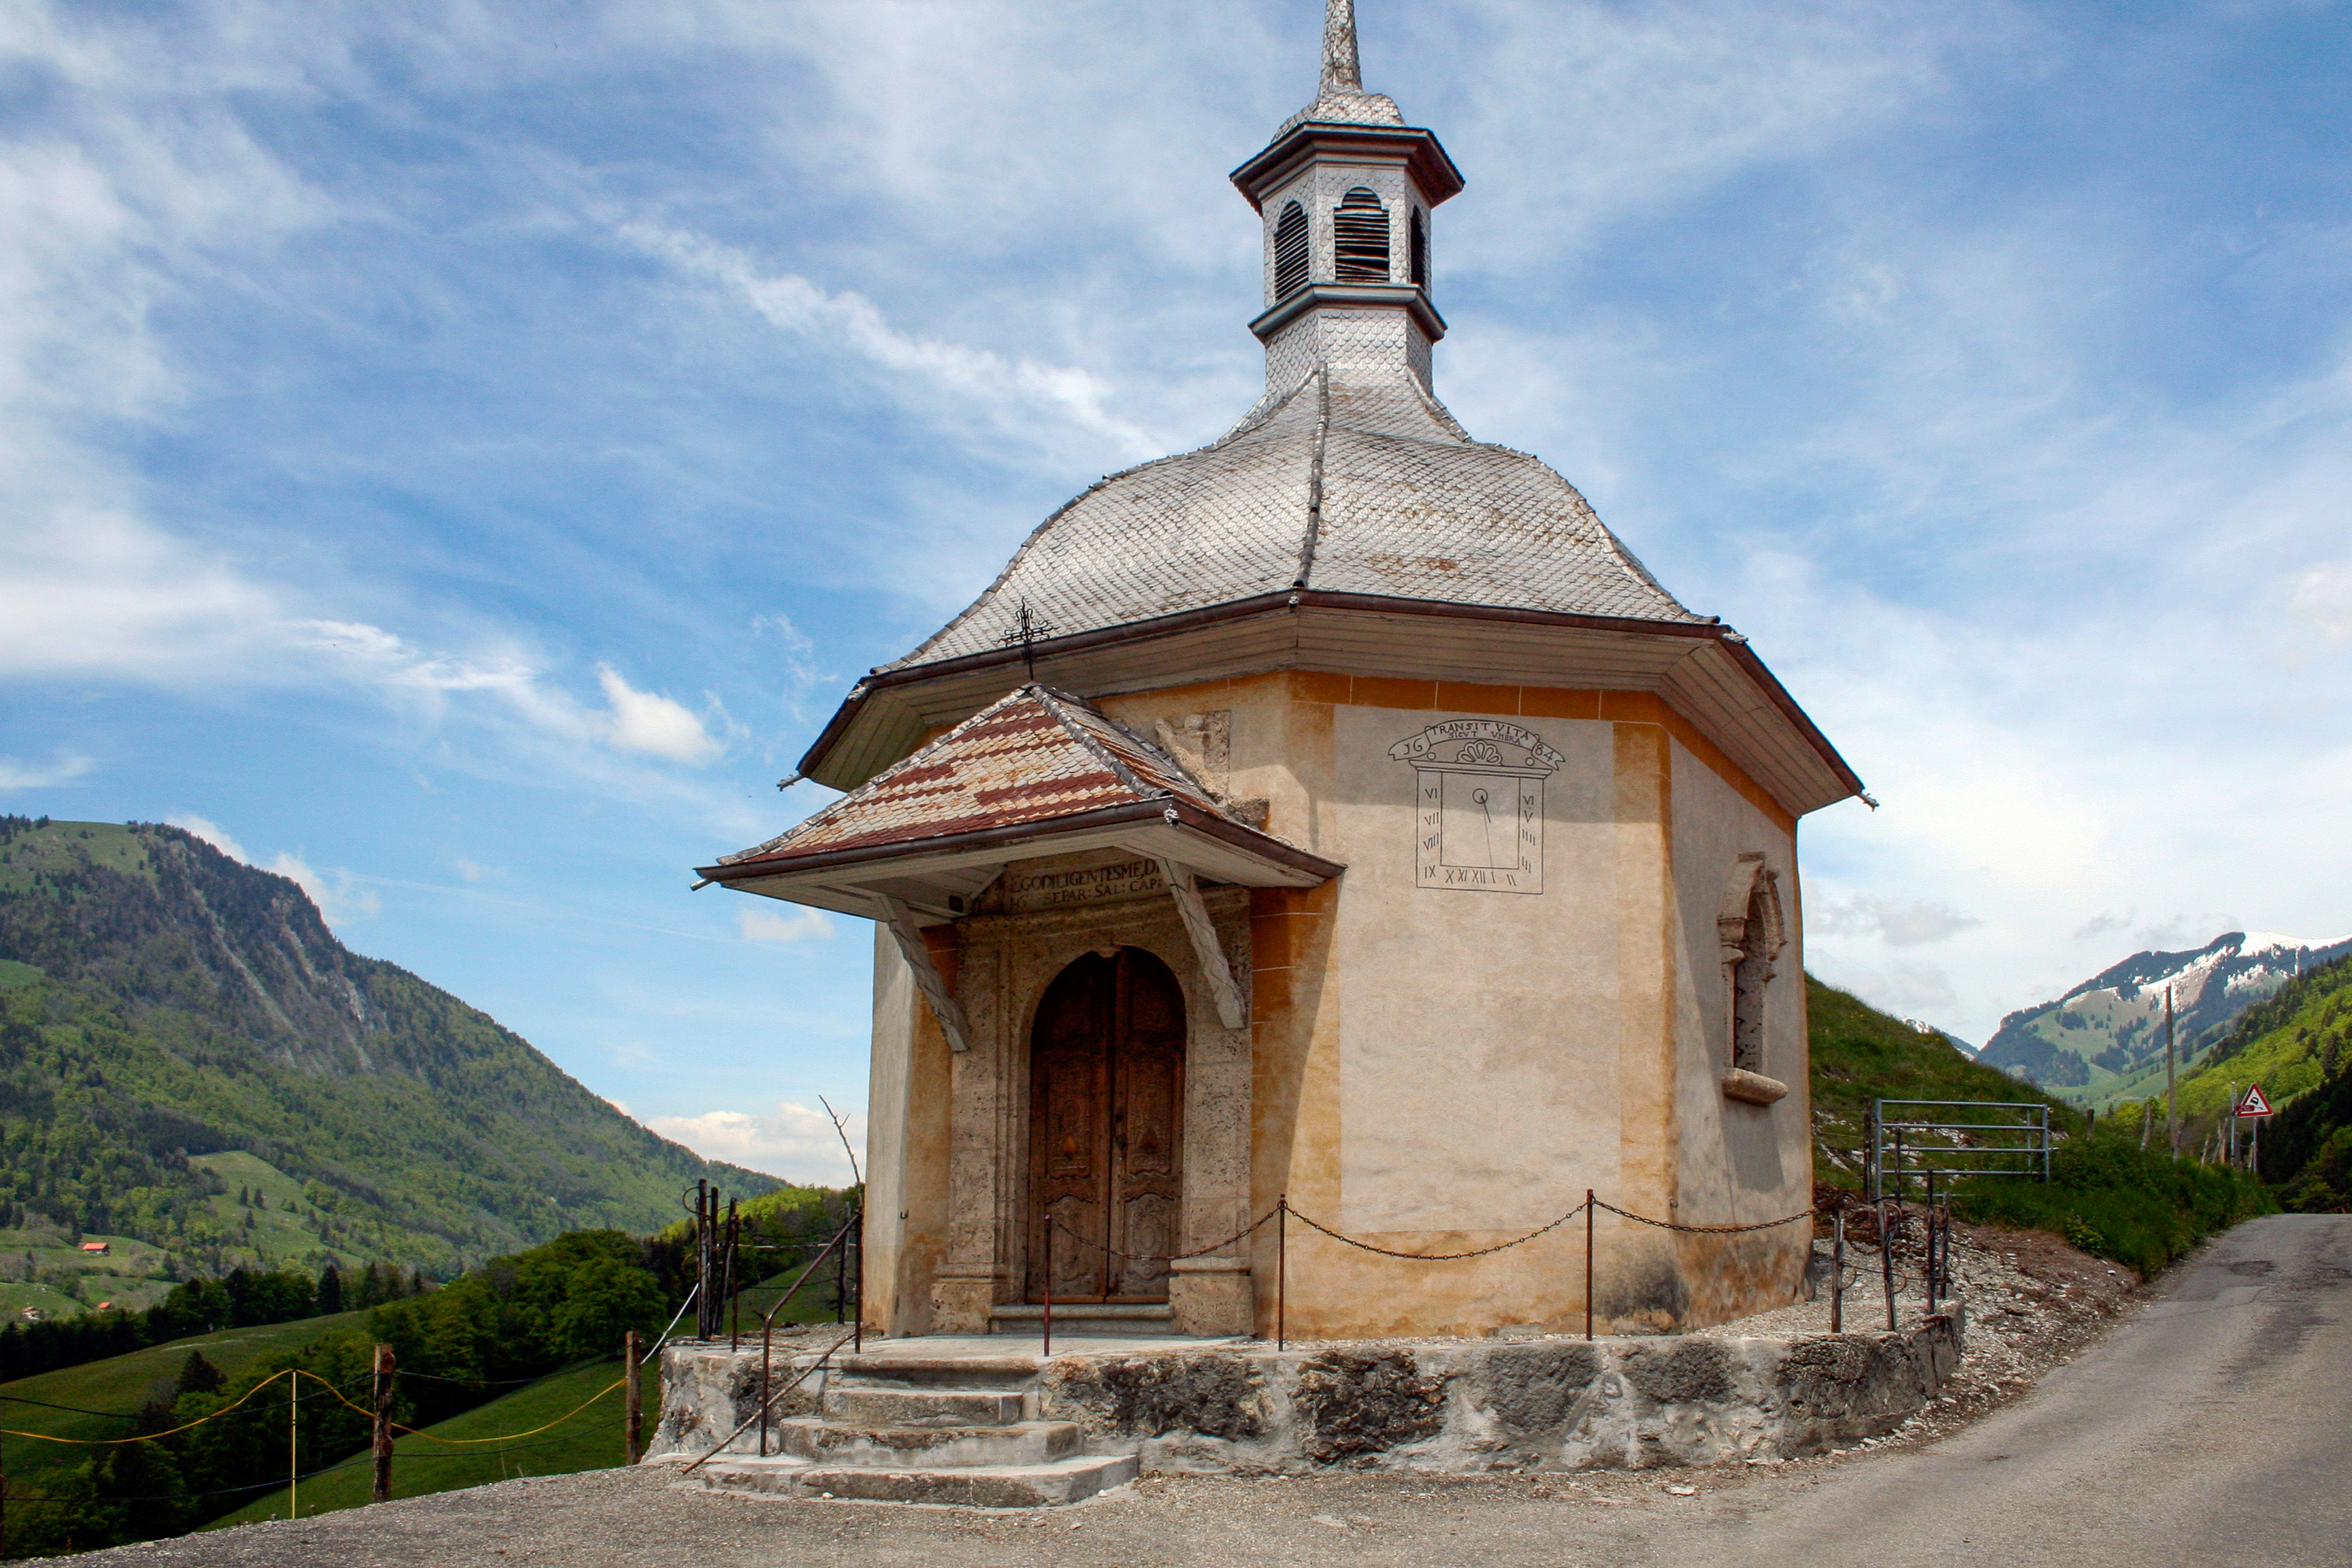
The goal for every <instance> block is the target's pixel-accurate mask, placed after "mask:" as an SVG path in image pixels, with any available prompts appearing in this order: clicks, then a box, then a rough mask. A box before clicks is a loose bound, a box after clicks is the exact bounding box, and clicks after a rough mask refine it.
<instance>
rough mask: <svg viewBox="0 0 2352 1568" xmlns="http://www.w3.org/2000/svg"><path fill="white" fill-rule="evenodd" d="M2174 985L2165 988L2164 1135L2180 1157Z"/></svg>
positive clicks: (2174, 1154)
mask: <svg viewBox="0 0 2352 1568" xmlns="http://www.w3.org/2000/svg"><path fill="white" fill-rule="evenodd" d="M2174 1066H2175V1062H2174V1058H2173V1054H2172V987H2171V986H2169V985H2168V986H2166V987H2165V988H2164V1135H2165V1139H2166V1141H2167V1142H2168V1143H2170V1145H2171V1146H2172V1157H2173V1158H2174V1159H2176V1160H2178V1159H2179V1158H2180V1095H2179V1089H2178V1087H2177V1086H2176V1084H2175V1083H2174V1080H2173V1068H2174Z"/></svg>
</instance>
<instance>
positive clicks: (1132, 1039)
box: [1028, 947, 1184, 1301]
mask: <svg viewBox="0 0 2352 1568" xmlns="http://www.w3.org/2000/svg"><path fill="white" fill-rule="evenodd" d="M1029 1049H1030V1055H1029V1061H1030V1069H1029V1070H1030V1085H1029V1205H1028V1208H1029V1237H1028V1244H1029V1245H1028V1254H1029V1257H1028V1299H1029V1300H1032V1301H1036V1300H1043V1299H1044V1296H1045V1284H1046V1271H1047V1269H1048V1268H1051V1269H1052V1280H1053V1294H1054V1300H1056V1301H1165V1300H1168V1266H1167V1264H1165V1263H1164V1262H1160V1261H1158V1260H1157V1258H1155V1257H1153V1256H1151V1255H1159V1256H1160V1257H1164V1256H1165V1255H1167V1254H1169V1253H1172V1252H1175V1251H1176V1250H1178V1248H1177V1245H1176V1239H1177V1235H1178V1227H1177V1219H1178V1215H1180V1213H1181V1208H1182V1196H1183V1188H1182V1181H1183V1170H1182V1150H1183V1142H1184V1140H1183V1125H1182V1121H1183V1108H1184V994H1183V991H1182V990H1181V988H1180V987H1179V986H1178V985H1177V984H1176V976H1175V975H1173V974H1171V973H1169V970H1168V966H1167V965H1166V964H1164V963H1160V961H1159V960H1158V959H1156V958H1154V957H1152V956H1151V954H1150V953H1148V952H1141V951H1140V950H1139V949H1136V948H1131V947H1123V948H1120V949H1119V950H1118V952H1117V953H1116V954H1115V955H1113V956H1111V957H1108V958H1106V957H1103V956H1102V955H1100V954H1098V953H1088V954H1087V955H1086V956H1084V957H1082V958H1079V959H1078V960H1076V962H1074V963H1071V964H1070V966H1069V967H1068V968H1066V969H1065V970H1063V971H1062V973H1060V974H1058V975H1056V976H1055V979H1054V983H1053V984H1052V985H1050V986H1048V987H1047V988H1046V991H1045V1000H1044V1001H1043V1002H1042V1003H1040V1004H1039V1005H1038V1008H1037V1022H1036V1025H1035V1027H1034V1032H1033V1033H1032V1035H1031V1037H1030V1047H1029ZM1139 1255H1142V1256H1139Z"/></svg>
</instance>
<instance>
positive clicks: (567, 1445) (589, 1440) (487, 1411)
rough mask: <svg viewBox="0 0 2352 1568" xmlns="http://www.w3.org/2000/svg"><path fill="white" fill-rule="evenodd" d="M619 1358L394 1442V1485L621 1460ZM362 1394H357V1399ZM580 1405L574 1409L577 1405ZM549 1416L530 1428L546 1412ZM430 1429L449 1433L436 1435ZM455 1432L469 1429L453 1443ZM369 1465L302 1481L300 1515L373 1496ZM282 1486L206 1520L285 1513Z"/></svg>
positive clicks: (649, 1395)
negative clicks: (493, 1439) (463, 1441)
mask: <svg viewBox="0 0 2352 1568" xmlns="http://www.w3.org/2000/svg"><path fill="white" fill-rule="evenodd" d="M639 1377H640V1380H641V1384H642V1387H643V1397H644V1402H645V1404H644V1411H645V1425H644V1431H645V1432H646V1434H647V1435H650V1434H651V1433H652V1431H653V1429H654V1426H655V1424H656V1422H657V1421H658V1420H659V1419H660V1416H661V1371H660V1368H658V1367H657V1366H656V1365H654V1364H652V1363H647V1364H646V1366H645V1367H644V1368H643V1369H641V1371H640V1373H639ZM620 1378H621V1363H619V1362H618V1361H616V1360H605V1361H593V1362H587V1363H582V1364H580V1365H577V1366H570V1367H566V1368H564V1369H563V1370H562V1371H561V1372H554V1373H549V1374H548V1375H547V1376H545V1377H542V1378H541V1379H540V1380H539V1381H538V1382H536V1383H532V1384H525V1385H524V1386H523V1387H521V1388H518V1389H516V1390H515V1391H514V1392H513V1393H511V1394H505V1395H502V1396H501V1397H499V1398H497V1399H493V1400H491V1401H490V1402H489V1403H488V1404H487V1405H476V1406H475V1407H474V1408H473V1409H471V1410H468V1411H467V1412H466V1413H465V1414H464V1415H453V1416H451V1417H450V1418H449V1419H448V1420H446V1421H444V1422H441V1423H439V1424H438V1425H436V1426H428V1427H426V1428H425V1430H424V1432H423V1433H421V1434H420V1433H409V1434H406V1435H404V1436H401V1437H399V1438H397V1439H395V1440H394V1443H393V1461H392V1495H393V1496H394V1497H396V1498H404V1497H423V1496H425V1494H427V1493H430V1492H445V1491H454V1490H456V1489H458V1488H460V1487H478V1486H487V1485H488V1484H489V1483H491V1482H493V1481H509V1480H513V1479H516V1478H518V1477H520V1476H561V1475H568V1474H570V1473H571V1472H572V1471H574V1470H601V1469H608V1468H612V1467H614V1466H615V1465H618V1464H620V1463H621V1459H622V1447H621V1439H622V1433H621V1409H622V1401H621V1390H620V1389H618V1388H616V1387H614V1386H613V1385H614V1384H616V1383H618V1382H619V1381H620ZM362 1403H364V1402H362ZM582 1405H585V1406H586V1408H585V1409H582V1408H581V1406H582ZM551 1421H552V1422H555V1423H556V1425H555V1426H553V1427H551V1428H550V1429H549V1430H547V1431H543V1432H535V1431H534V1428H537V1427H541V1426H546V1425H547V1424H548V1423H549V1422H551ZM515 1433H532V1434H533V1435H532V1436H520V1437H516V1438H514V1440H513V1441H511V1442H488V1443H485V1442H482V1441H480V1439H482V1438H485V1437H498V1436H509V1435H512V1434H515ZM435 1437H439V1438H445V1439H451V1440H453V1441H450V1442H440V1443H436V1442H434V1441H433V1440H432V1439H433V1438H435ZM457 1439H469V1440H471V1441H468V1442H467V1444H466V1445H465V1446H463V1447H458V1446H455V1441H454V1440H457ZM374 1480H375V1471H374V1468H373V1459H372V1458H371V1457H370V1456H369V1455H368V1454H366V1453H364V1452H362V1453H360V1454H357V1455H354V1456H353V1457H352V1459H351V1460H350V1461H349V1462H348V1463H345V1464H342V1465H339V1466H337V1467H336V1468H333V1469H331V1470H328V1471H326V1472H325V1473H323V1474H321V1475H320V1476H318V1477H316V1478H314V1479H310V1480H307V1481H304V1482H302V1483H301V1485H300V1486H299V1489H298V1498H297V1502H298V1505H299V1509H300V1510H301V1513H302V1514H303V1516H304V1517H308V1516H310V1515H311V1514H314V1513H332V1512H334V1511H335V1510H339V1509H346V1508H358V1507H360V1506H361V1505H362V1504H364V1503H367V1502H369V1501H371V1500H373V1487H374ZM286 1516H287V1515H286V1489H285V1488H283V1487H280V1488H279V1489H278V1490H276V1491H274V1492H269V1493H266V1494H264V1495H263V1496H261V1497H258V1498H256V1499H255V1500H253V1501H251V1502H249V1503H247V1504H246V1506H245V1507H243V1508H241V1509H239V1510H236V1512H235V1513H232V1514H226V1515H224V1516H223V1517H221V1518H220V1519H217V1520H215V1521H213V1522H212V1523H210V1524H208V1525H206V1526H205V1527H204V1528H205V1529H207V1530H225V1529H226V1528H227V1527H229V1526H230V1525H235V1524H251V1523H253V1522H255V1521H257V1520H265V1519H284V1518H285V1517H286Z"/></svg>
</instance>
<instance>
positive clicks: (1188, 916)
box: [1155, 857, 1249, 1029]
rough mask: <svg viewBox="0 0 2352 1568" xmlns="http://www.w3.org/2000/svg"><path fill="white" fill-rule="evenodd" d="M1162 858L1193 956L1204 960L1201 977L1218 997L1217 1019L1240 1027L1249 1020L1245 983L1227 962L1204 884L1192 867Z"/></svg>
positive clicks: (1229, 1025)
mask: <svg viewBox="0 0 2352 1568" xmlns="http://www.w3.org/2000/svg"><path fill="white" fill-rule="evenodd" d="M1155 858H1158V859H1159V860H1160V876H1161V877H1162V878H1164V879H1166V880H1167V883H1168V893H1169V896H1170V897H1171V898H1172V899H1174V900H1176V913H1177V915H1178V916H1179V917H1180V918H1181V919H1182V921H1183V922H1184V934H1185V935H1186V936H1187V937H1189V938H1191V939H1192V956H1193V957H1194V958H1196V959H1198V960H1199V961H1200V963H1201V978H1202V980H1204V981H1206V982H1207V983H1208V986H1209V994H1210V995H1211V996H1212V997H1213V998H1214V999H1215V1000H1216V1004H1217V1019H1218V1021H1219V1022H1220V1023H1222V1024H1223V1025H1224V1026H1225V1027H1226V1028H1228V1029H1238V1028H1240V1027H1242V1026H1244V1025H1245V1024H1247V1023H1248V1022H1249V1007H1248V1005H1247V1004H1245V1003H1244V1001H1243V1000H1242V991H1241V987H1240V986H1238V985H1236V984H1234V972H1233V971H1232V969H1230V968H1229V967H1227V966H1226V963H1225V950H1224V947H1223V944H1222V943H1220V942H1218V940H1217V928H1216V927H1215V926H1214V925H1213V924H1212V923H1211V922H1210V920H1209V910H1208V906H1207V905H1205V904H1203V903H1202V901H1201V886H1200V884H1199V883H1198V882H1196V881H1194V880H1193V879H1192V869H1191V868H1189V867H1185V866H1180V865H1178V864H1177V863H1176V862H1175V861H1173V860H1170V859H1167V858H1160V857H1155Z"/></svg>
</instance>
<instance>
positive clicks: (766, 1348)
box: [760, 1310, 776, 1459]
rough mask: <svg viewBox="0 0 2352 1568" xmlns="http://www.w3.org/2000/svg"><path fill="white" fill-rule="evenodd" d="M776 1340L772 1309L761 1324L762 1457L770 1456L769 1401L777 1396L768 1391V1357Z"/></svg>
mask: <svg viewBox="0 0 2352 1568" xmlns="http://www.w3.org/2000/svg"><path fill="white" fill-rule="evenodd" d="M775 1342H776V1322H775V1312H774V1311H773V1310H770V1311H769V1313H768V1316H767V1318H766V1319H765V1320H764V1321H761V1324H760V1458H763V1459H764V1458H767V1457H768V1402H769V1401H770V1400H771V1399H772V1398H774V1397H775V1396H774V1395H773V1394H770V1393H769V1392H768V1358H769V1357H770V1355H771V1354H772V1352H773V1351H774V1349H775Z"/></svg>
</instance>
